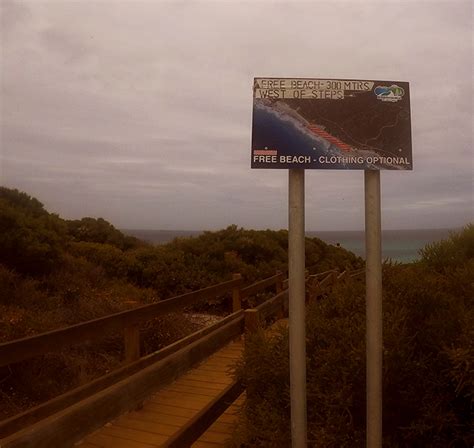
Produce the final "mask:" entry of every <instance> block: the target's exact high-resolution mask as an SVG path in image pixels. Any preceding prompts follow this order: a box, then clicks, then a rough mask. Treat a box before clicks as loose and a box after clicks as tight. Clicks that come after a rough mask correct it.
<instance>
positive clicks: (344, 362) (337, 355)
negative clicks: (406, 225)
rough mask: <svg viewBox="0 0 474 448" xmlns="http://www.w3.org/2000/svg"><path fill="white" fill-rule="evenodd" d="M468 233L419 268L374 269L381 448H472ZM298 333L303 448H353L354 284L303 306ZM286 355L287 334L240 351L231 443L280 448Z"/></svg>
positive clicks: (361, 355) (359, 325)
mask: <svg viewBox="0 0 474 448" xmlns="http://www.w3.org/2000/svg"><path fill="white" fill-rule="evenodd" d="M471 232H472V227H468V228H467V229H465V230H464V231H463V232H462V233H461V234H458V235H454V236H453V237H452V238H451V239H450V240H448V241H447V242H445V243H440V244H437V245H435V246H433V245H432V246H431V247H430V248H428V249H427V250H426V251H425V252H424V254H425V256H424V258H423V259H422V261H421V262H419V263H412V264H410V265H401V264H391V263H387V264H385V265H384V267H383V284H384V297H383V307H384V308H383V314H384V329H383V330H384V383H383V397H384V414H383V428H384V446H389V447H406V446H409V447H412V446H413V447H446V446H453V447H468V446H471V445H472V438H470V437H471V436H472V433H471V428H472V405H473V396H474V386H473V375H472V366H473V365H474V343H473V341H474V311H473V306H472V305H473V303H472V302H473V297H474V295H473V294H472V279H473V278H474V264H473V259H472V253H473V252H472V246H471V244H472V240H471V239H470V235H471ZM461 242H462V243H461ZM466 245H467V246H468V247H466ZM444 246H446V247H444ZM433 247H435V249H433ZM446 254H449V257H448V260H447V263H446V265H443V264H442V263H441V260H442V258H443V257H444V256H445V255H446ZM459 283H461V284H459ZM306 328H307V337H306V341H307V360H306V362H307V399H308V439H309V441H310V446H314V447H325V448H326V447H354V446H363V445H364V438H365V289H364V285H363V283H362V282H360V281H355V280H352V281H349V282H348V283H347V284H341V285H338V286H337V287H336V288H335V289H334V291H333V293H332V294H331V295H330V296H329V297H328V298H326V299H323V300H320V301H318V302H316V303H312V304H311V305H310V306H309V307H308V308H307V321H306ZM287 345H288V334H287V333H283V334H280V335H278V336H277V337H272V338H269V339H267V338H265V337H264V336H263V335H262V334H259V335H257V336H255V337H254V338H252V339H251V340H250V342H249V344H248V345H247V347H246V350H245V354H244V361H243V363H242V364H241V365H240V366H239V369H238V375H239V376H240V377H242V378H243V380H244V382H245V384H246V385H247V395H248V400H247V402H246V405H245V409H244V415H243V417H242V419H241V423H240V426H239V429H238V433H237V434H238V438H237V440H238V441H239V443H242V444H243V445H244V446H262V447H284V446H290V442H289V431H290V430H289V396H288V395H289V394H288V387H289V386H288V375H287V370H288V351H287V348H286V347H287ZM267 363H268V364H267ZM280 373H281V374H280Z"/></svg>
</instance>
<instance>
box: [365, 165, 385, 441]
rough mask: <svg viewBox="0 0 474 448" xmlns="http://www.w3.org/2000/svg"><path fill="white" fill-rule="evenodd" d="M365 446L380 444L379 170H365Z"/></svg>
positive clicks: (380, 245)
mask: <svg viewBox="0 0 474 448" xmlns="http://www.w3.org/2000/svg"><path fill="white" fill-rule="evenodd" d="M364 180H365V259H366V262H365V263H366V268H365V276H366V277H365V282H366V283H365V284H366V286H365V289H366V307H367V309H366V325H367V333H366V344H367V347H366V350H367V355H366V356H367V361H366V362H367V448H381V447H382V244H381V211H380V171H375V170H374V171H369V170H366V171H365V172H364Z"/></svg>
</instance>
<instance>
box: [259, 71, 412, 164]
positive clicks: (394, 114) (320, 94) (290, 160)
mask: <svg viewBox="0 0 474 448" xmlns="http://www.w3.org/2000/svg"><path fill="white" fill-rule="evenodd" d="M253 93H254V94H253V122H252V153H251V166H252V168H269V169H272V168H283V169H288V168H301V169H351V170H354V169H355V170H411V169H412V167H413V165H412V148H411V124H410V95H409V84H408V83H407V82H402V81H377V80H354V79H314V78H255V79H254V86H253Z"/></svg>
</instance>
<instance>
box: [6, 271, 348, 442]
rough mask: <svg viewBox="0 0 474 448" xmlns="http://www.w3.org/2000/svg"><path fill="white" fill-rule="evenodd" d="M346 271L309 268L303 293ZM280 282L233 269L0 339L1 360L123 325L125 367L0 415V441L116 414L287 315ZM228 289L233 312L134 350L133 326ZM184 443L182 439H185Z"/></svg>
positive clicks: (54, 437) (52, 435) (77, 429)
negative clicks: (165, 294)
mask: <svg viewBox="0 0 474 448" xmlns="http://www.w3.org/2000/svg"><path fill="white" fill-rule="evenodd" d="M347 275H348V274H347V273H345V272H343V273H341V274H340V273H339V272H338V271H327V272H323V273H320V274H315V275H313V274H308V276H307V285H308V290H310V289H311V288H310V285H317V290H316V289H314V288H313V294H312V295H311V293H310V292H309V293H308V294H309V296H310V298H317V297H319V296H320V295H321V294H324V293H325V292H327V291H328V290H330V288H331V287H332V285H333V284H334V283H335V282H337V281H341V280H344V278H345V277H346V276H347ZM286 283H287V281H285V275H284V274H283V273H281V272H280V273H277V274H276V275H274V276H272V277H269V278H267V279H264V280H262V281H259V282H257V283H254V284H252V285H250V286H247V287H244V288H242V279H241V277H240V275H239V274H234V278H233V279H232V280H230V281H228V282H223V283H220V284H218V285H215V286H210V287H208V288H204V289H201V290H199V291H194V292H191V293H188V294H183V295H181V296H178V297H174V298H171V299H168V300H164V301H162V302H158V303H155V304H151V305H146V306H142V307H139V308H135V309H132V310H129V311H124V312H121V313H116V314H113V315H110V316H106V317H103V318H100V319H95V320H92V321H88V322H84V323H81V324H77V325H73V326H71V327H67V328H63V329H59V330H54V331H51V332H48V333H43V334H39V335H37V336H32V337H29V338H23V339H19V340H16V341H11V342H7V343H3V344H0V365H7V364H11V363H14V362H18V361H21V360H25V359H28V358H30V357H33V356H37V355H41V354H44V353H47V352H51V351H57V350H60V349H62V348H64V347H66V346H70V345H74V344H78V343H83V342H85V341H91V340H95V339H100V338H103V337H104V336H106V335H108V334H110V333H113V332H118V331H123V332H124V335H125V353H126V355H125V360H126V363H125V365H124V366H123V367H121V368H119V369H117V370H115V371H113V372H111V373H109V374H108V375H105V376H103V377H100V378H98V379H96V380H94V381H92V382H90V383H88V384H85V385H83V386H81V387H78V388H76V389H73V390H71V391H69V392H67V393H66V394H63V395H61V396H59V397H56V398H54V399H53V400H50V401H48V402H46V403H43V404H41V405H39V406H37V407H35V408H33V409H30V410H28V411H26V412H24V413H22V414H19V415H16V416H14V417H11V418H9V419H7V420H4V421H2V422H0V439H1V438H3V437H6V438H4V439H1V442H0V446H1V447H2V448H7V447H8V448H13V447H28V446H35V447H38V448H40V447H45V448H49V447H52V446H69V445H72V444H73V443H74V442H75V441H78V440H80V439H81V438H82V437H84V436H85V435H86V434H88V433H89V432H91V431H93V430H94V429H96V428H99V427H100V426H102V425H103V424H105V423H106V422H108V421H110V420H112V419H113V418H115V417H117V416H118V415H120V414H121V413H124V412H126V411H128V410H130V409H133V408H134V407H136V406H137V405H140V403H141V402H142V401H143V400H144V399H145V398H146V397H147V396H148V395H149V394H151V393H152V392H153V391H155V390H157V389H159V388H160V387H162V386H164V385H166V384H168V383H170V382H171V381H173V379H174V378H176V377H177V376H179V375H180V374H182V373H183V372H184V371H186V370H188V369H189V368H190V367H192V366H193V365H195V364H196V363H198V362H201V361H202V360H204V359H205V358H206V357H208V356H209V355H210V354H212V353H214V352H215V351H216V350H218V349H220V348H221V347H223V346H224V345H226V344H227V343H228V342H229V341H230V340H232V339H233V338H235V337H237V336H238V335H240V334H242V333H243V332H244V331H247V332H252V331H255V330H256V329H257V328H260V327H261V326H262V325H263V322H264V321H265V319H267V318H269V317H273V316H276V317H281V316H283V315H284V314H286V312H287V310H288V290H287V289H286V288H285V286H286ZM273 287H274V288H275V292H276V294H275V295H274V296H273V297H272V298H270V299H268V300H266V301H264V302H263V303H261V304H260V305H258V306H256V307H255V308H252V309H247V310H246V311H245V312H244V311H243V310H242V309H241V307H242V301H243V300H245V299H246V298H248V297H250V296H252V295H256V294H258V293H260V292H262V291H265V290H267V289H268V288H273ZM230 291H232V309H233V313H232V314H231V315H229V316H227V317H225V318H224V319H222V320H221V321H219V322H217V323H216V324H214V325H211V326H209V327H207V328H204V329H202V330H200V331H198V332H195V333H193V334H191V335H189V336H187V337H185V338H183V339H181V340H179V341H177V342H175V343H174V344H171V345H170V346H167V347H165V348H164V349H162V350H159V351H157V352H155V353H152V354H150V355H147V356H144V357H140V352H139V340H140V336H139V330H138V325H139V324H140V323H142V322H145V321H147V320H150V319H153V318H156V317H158V316H161V315H163V314H165V313H168V312H171V311H176V310H178V309H182V308H183V307H186V306H189V305H193V304H196V303H198V302H199V301H201V300H205V299H209V298H215V297H216V296H219V295H222V294H225V293H229V292H230ZM241 390H242V385H239V384H234V385H231V386H230V387H229V388H228V390H226V391H224V393H223V394H221V396H220V397H217V398H216V400H213V402H212V403H210V404H209V406H208V407H206V408H205V409H203V410H202V412H200V413H199V414H198V415H197V416H196V417H195V418H194V419H192V421H191V422H190V423H189V424H188V425H186V426H185V427H183V428H182V429H181V431H179V434H176V436H175V437H174V438H173V439H172V441H170V445H169V446H180V447H184V446H188V444H189V443H190V441H193V440H196V439H197V437H199V435H200V434H202V432H203V431H204V430H205V429H206V428H207V427H208V426H209V424H210V423H209V422H211V423H212V421H213V419H214V420H215V418H216V416H217V415H219V413H220V412H221V411H222V409H225V407H226V406H227V404H228V403H229V402H231V401H232V399H233V398H234V397H235V396H236V395H238V394H239V393H240V392H241ZM226 403H227V404H226ZM48 417H49V418H48ZM190 425H191V426H190ZM196 435H197V436H196ZM171 442H172V443H171ZM184 442H186V443H185V444H183V443H184Z"/></svg>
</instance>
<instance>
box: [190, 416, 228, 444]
mask: <svg viewBox="0 0 474 448" xmlns="http://www.w3.org/2000/svg"><path fill="white" fill-rule="evenodd" d="M219 419H220V417H219ZM219 419H217V420H216V421H215V422H214V423H213V424H212V425H211V426H209V431H214V432H220V433H222V434H232V433H233V431H234V425H233V424H232V423H225V422H221V421H219ZM198 440H199V439H198Z"/></svg>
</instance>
